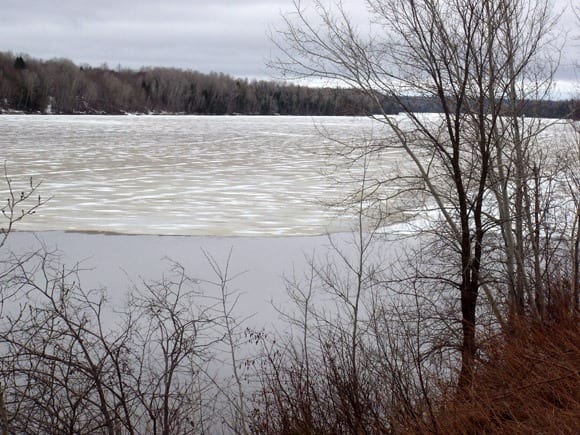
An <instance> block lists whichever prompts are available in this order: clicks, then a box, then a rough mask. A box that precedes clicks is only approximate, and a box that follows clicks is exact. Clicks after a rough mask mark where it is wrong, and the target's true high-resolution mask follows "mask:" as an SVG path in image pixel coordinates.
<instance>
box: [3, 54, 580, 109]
mask: <svg viewBox="0 0 580 435" xmlns="http://www.w3.org/2000/svg"><path fill="white" fill-rule="evenodd" d="M379 100H380V104H381V105H382V108H383V109H384V110H385V111H386V112H387V113H398V112H399V111H401V110H402V106H401V105H402V104H403V105H405V106H406V107H407V108H409V109H410V110H412V111H415V112H438V111H439V109H440V108H439V106H438V103H437V102H436V99H435V98H433V97H428V96H427V97H420V96H413V97H402V98H401V99H400V101H399V102H396V101H395V99H392V98H391V99H389V98H386V97H380V98H379ZM12 111H20V112H26V113H56V114H80V113H86V114H121V113H183V114H207V115H226V114H229V115H232V114H247V115H250V114H251V115H253V114H259V115H273V114H280V115H309V116H318V115H328V116H337V115H367V114H371V113H377V112H378V111H379V107H377V105H376V103H375V102H374V101H373V100H372V99H371V98H369V97H368V96H366V95H364V94H362V93H360V92H358V91H356V90H353V89H344V88H328V87H325V88H313V87H306V86H299V85H295V84H288V83H281V82H276V81H263V80H248V79H239V78H234V77H231V76H229V75H226V74H222V73H210V74H203V73H200V72H197V71H191V70H181V69H175V68H142V69H140V70H131V69H117V70H112V69H110V68H108V67H107V66H106V65H105V66H102V67H91V66H88V65H80V66H79V65H75V64H74V63H73V62H71V61H70V60H67V59H51V60H39V59H34V58H30V57H28V56H25V55H20V56H16V55H14V54H12V53H0V113H1V112H12ZM522 114H523V115H526V116H539V117H548V118H564V117H569V116H571V114H575V115H576V118H578V104H577V101H574V100H563V101H542V102H535V101H529V102H522Z"/></svg>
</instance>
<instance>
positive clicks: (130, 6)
mask: <svg viewBox="0 0 580 435" xmlns="http://www.w3.org/2000/svg"><path fill="white" fill-rule="evenodd" d="M572 1H577V0H572ZM556 2H557V3H560V4H569V3H568V0H556ZM306 3H308V1H306ZM348 3H349V4H350V3H354V4H359V5H362V4H363V3H364V2H362V1H355V0H348ZM291 6H292V1H291V0H0V51H12V52H14V53H16V54H20V53H24V54H28V55H30V56H32V57H36V58H41V59H50V58H55V57H56V58H67V59H71V60H72V61H74V62H75V63H77V64H80V63H88V64H90V65H93V66H98V65H101V64H103V63H105V62H106V63H107V64H108V65H109V66H110V67H116V66H117V65H119V64H120V65H122V66H123V67H130V68H139V67H141V66H173V67H179V68H185V69H194V70H198V71H202V72H210V71H216V72H224V73H227V74H230V75H233V76H236V77H248V78H268V77H270V76H271V75H272V72H271V71H268V69H267V68H266V67H265V62H266V60H267V59H268V58H269V57H270V54H271V51H272V50H273V44H272V43H271V41H270V40H269V39H268V36H267V34H268V29H269V28H272V27H276V26H279V25H280V21H281V19H280V16H281V13H282V12H283V11H288V10H289V9H290V8H291ZM360 9H361V7H360V6H359V7H358V10H354V11H353V14H355V15H358V16H359V17H360V16H361V15H362V14H361V11H360ZM564 21H565V24H566V25H568V26H570V25H573V23H574V21H573V20H572V19H571V14H570V13H567V14H566V15H565V16H564ZM576 27H577V26H576ZM578 53H579V45H578V43H576V46H575V47H574V48H568V50H567V52H566V54H565V59H564V63H565V65H564V68H563V69H562V71H561V73H560V78H565V79H567V80H576V79H577V78H574V77H573V76H572V68H570V64H571V63H572V60H571V59H576V60H578V58H580V56H579V55H578ZM566 64H567V65H566Z"/></svg>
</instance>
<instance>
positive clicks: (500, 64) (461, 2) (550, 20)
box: [273, 0, 558, 385]
mask: <svg viewBox="0 0 580 435" xmlns="http://www.w3.org/2000/svg"><path fill="white" fill-rule="evenodd" d="M309 3H310V4H311V5H312V10H310V9H308V7H307V6H305V5H304V4H303V3H302V2H300V1H296V2H295V11H294V13H293V14H290V15H287V16H286V17H285V20H286V21H285V24H286V27H285V28H284V29H282V30H280V31H279V32H278V33H277V34H276V35H275V41H276V42H277V44H278V47H279V48H280V49H281V50H282V52H283V56H281V57H280V58H279V59H275V60H274V61H273V66H274V67H275V68H277V69H278V70H279V71H281V72H282V73H283V74H284V75H286V76H289V77H318V78H324V79H332V80H338V81H340V82H342V83H343V84H345V85H347V86H350V87H353V88H355V89H358V90H360V91H361V92H363V93H364V94H366V95H368V96H369V97H372V98H374V100H375V101H376V111H377V112H378V113H379V114H378V115H374V118H375V119H376V120H377V121H378V122H380V123H382V124H383V125H384V126H385V127H386V128H387V129H388V132H389V134H388V135H386V137H385V138H383V139H382V140H377V141H375V144H374V148H375V149H376V150H377V152H379V151H382V150H384V149H385V148H387V149H400V150H402V151H404V152H405V153H406V155H407V157H408V159H409V160H410V161H412V162H413V164H414V167H415V173H416V178H417V179H418V180H420V182H421V185H422V186H423V188H424V190H425V192H426V193H427V194H428V197H429V199H428V200H427V204H426V206H427V207H428V208H432V209H434V210H436V211H437V213H438V214H439V216H440V217H441V222H442V226H438V227H437V233H436V235H437V237H438V238H439V250H440V251H439V252H447V253H448V255H447V256H445V258H446V262H447V263H448V264H447V265H445V264H442V263H440V264H441V265H442V266H444V267H445V274H446V276H445V277H443V281H444V282H445V283H446V285H447V286H448V287H450V288H454V289H456V291H457V293H456V298H457V300H459V302H460V318H461V325H462V327H461V330H462V333H461V340H460V342H461V344H460V349H461V355H462V358H461V361H462V362H461V373H460V377H459V383H460V384H461V385H467V384H469V382H470V378H471V367H472V366H473V362H474V358H475V355H476V350H477V342H476V324H477V307H478V298H479V297H480V292H481V290H482V289H483V290H485V291H486V296H487V297H488V299H497V298H498V297H499V296H500V295H501V294H498V293H495V294H494V292H492V291H491V290H490V286H491V284H493V283H496V282H497V281H498V279H500V278H501V280H505V279H506V275H504V276H503V277H499V276H497V275H494V273H493V271H494V269H495V268H496V267H495V266H493V264H497V263H498V262H500V263H501V264H504V265H505V268H506V269H507V277H508V278H507V280H508V283H507V287H508V293H509V298H508V299H509V305H510V306H511V307H512V309H513V310H515V311H516V312H523V311H524V310H525V309H526V307H529V308H530V309H531V310H532V311H533V312H539V311H541V305H542V304H543V293H542V292H543V290H542V289H541V284H540V281H539V280H536V287H535V294H530V295H528V297H527V298H526V294H525V292H526V291H530V290H529V289H530V288H533V286H529V285H528V283H527V281H526V279H527V277H528V276H529V275H528V274H527V273H526V272H525V267H526V266H529V264H530V263H528V264H525V261H524V259H523V254H524V252H526V249H527V248H528V247H529V244H527V242H526V240H527V241H529V242H530V243H532V242H533V241H534V240H535V242H536V245H537V246H534V249H533V251H532V252H533V254H532V257H533V256H535V258H533V260H532V263H535V265H536V266H538V263H540V266H542V264H541V263H542V261H541V258H540V254H539V253H540V249H541V248H540V246H539V245H538V235H537V228H538V225H540V226H541V225H542V224H541V223H539V221H537V220H536V221H534V218H535V217H538V218H539V217H540V212H541V209H540V206H544V205H545V204H541V205H540V204H538V203H537V202H536V200H537V199H538V198H539V197H540V195H541V189H542V186H541V184H542V183H536V184H535V187H537V190H536V194H534V192H532V190H531V187H533V186H534V181H533V180H534V177H533V176H532V175H533V174H534V168H535V171H536V172H535V173H536V177H535V180H539V176H538V168H539V167H540V166H539V165H540V164H541V162H538V161H535V160H534V159H535V158H536V156H534V155H533V153H532V152H531V151H530V145H529V144H530V143H537V141H538V135H539V134H540V132H541V131H542V130H543V128H544V126H540V127H538V126H537V124H535V123H532V124H533V126H534V128H530V124H529V123H524V122H523V121H522V119H521V114H522V111H523V109H524V107H525V104H526V101H527V99H528V98H529V97H531V96H533V97H534V98H537V97H542V96H544V95H546V92H547V91H548V90H549V88H550V84H551V79H552V76H553V72H554V68H555V67H556V65H557V61H558V59H557V57H556V58H555V59H551V58H550V57H549V53H550V52H552V53H554V52H555V53H557V50H556V51H554V47H556V48H557V46H556V45H555V37H554V35H553V33H552V29H553V25H554V22H555V19H554V16H553V15H552V13H551V11H550V8H549V6H548V3H547V2H546V1H544V0H533V1H522V0H486V1H483V2H482V1H479V0H477V1H476V0H452V1H449V2H440V1H435V0H423V1H414V0H368V1H367V2H366V4H367V5H368V8H369V10H370V11H371V21H372V23H371V24H369V28H370V31H369V32H368V34H367V33H364V32H361V31H360V30H359V29H358V28H357V26H356V25H355V24H354V23H353V22H352V20H351V19H350V18H349V16H348V12H347V11H346V10H345V9H344V8H343V7H342V5H341V4H340V3H339V2H337V3H335V4H333V5H331V6H326V3H325V2H322V1H313V2H309ZM550 50H551V51H550ZM408 95H412V96H423V97H426V98H433V99H436V101H437V102H438V105H439V107H440V112H441V114H440V116H438V117H437V119H436V120H433V117H425V116H422V115H420V114H416V113H414V112H413V111H412V107H411V106H410V104H409V99H408V98H406V96H408ZM385 97H388V98H389V99H391V100H394V101H396V103H397V105H398V107H400V110H401V111H403V112H404V113H405V114H406V117H405V118H403V119H402V118H400V117H393V116H390V115H389V114H388V113H387V112H386V111H385V110H384V109H383V106H382V104H381V102H382V99H383V98H385ZM367 149H368V148H367V147H364V150H365V152H366V150H367ZM542 217H545V216H542ZM496 229H499V231H500V233H501V237H502V239H503V242H504V244H505V246H506V249H501V250H500V251H499V252H500V255H499V256H497V252H498V251H497V246H498V243H495V242H493V243H492V240H493V239H494V238H495V236H494V232H496V231H497V230H496ZM534 234H535V239H534ZM441 250H443V251H441ZM439 258H443V257H441V256H439ZM526 258H528V256H526ZM536 272H538V273H539V272H540V270H537V271H536ZM533 273H534V271H533V269H532V274H533ZM440 276H442V274H441V275H440ZM494 302H495V301H494Z"/></svg>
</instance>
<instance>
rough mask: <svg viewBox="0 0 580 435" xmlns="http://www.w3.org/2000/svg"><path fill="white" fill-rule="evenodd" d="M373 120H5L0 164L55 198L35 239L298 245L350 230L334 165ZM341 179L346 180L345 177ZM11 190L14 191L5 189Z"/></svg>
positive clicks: (33, 221)
mask: <svg viewBox="0 0 580 435" xmlns="http://www.w3.org/2000/svg"><path fill="white" fill-rule="evenodd" d="M371 123H372V121H371V120H369V119H367V118H347V117H340V118H338V117H336V118H333V117H331V118H328V117H327V118H310V117H261V116H236V117H209V116H41V115H38V116H37V115H3V116H1V117H0V130H1V134H0V150H1V151H0V159H1V160H2V161H5V162H6V164H7V168H8V172H9V175H10V177H11V178H12V179H14V180H15V181H18V180H19V181H20V182H22V181H24V182H28V180H29V178H30V177H33V179H34V180H35V181H41V182H42V186H41V188H40V190H39V193H40V194H41V195H42V196H43V197H51V199H50V201H49V202H48V204H46V205H45V206H44V207H42V209H41V210H39V211H38V213H37V214H36V215H34V216H32V217H31V218H29V219H27V220H26V221H25V222H22V223H21V224H20V225H19V227H18V228H19V229H20V230H31V231H49V230H61V231H95V232H111V233H122V234H163V235H203V236H289V235H291V236H294V235H314V234H323V233H326V232H337V231H344V230H348V229H349V228H350V226H351V224H350V220H349V218H348V217H347V216H344V215H340V214H339V213H338V212H337V210H335V209H332V208H329V207H327V206H326V204H327V203H328V202H333V201H336V200H340V199H342V198H343V196H344V194H345V191H344V189H345V187H344V185H341V184H337V183H336V182H335V181H333V179H332V178H329V177H328V176H327V174H326V172H327V171H329V170H332V168H333V164H334V163H335V162H334V161H333V159H332V158H329V153H330V154H332V153H333V152H334V151H337V150H338V149H339V148H340V147H341V146H342V145H340V144H338V143H336V142H333V141H331V140H328V139H327V138H326V137H325V136H332V137H333V138H340V139H341V140H343V141H346V142H348V141H350V140H351V139H352V138H357V137H359V136H360V135H362V134H363V133H365V132H368V131H370V130H372V128H373V126H372V125H371ZM335 175H338V176H339V178H344V177H342V175H340V173H339V174H335ZM1 188H2V189H4V188H5V186H2V187H1Z"/></svg>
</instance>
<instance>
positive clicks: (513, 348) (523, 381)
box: [412, 315, 580, 434]
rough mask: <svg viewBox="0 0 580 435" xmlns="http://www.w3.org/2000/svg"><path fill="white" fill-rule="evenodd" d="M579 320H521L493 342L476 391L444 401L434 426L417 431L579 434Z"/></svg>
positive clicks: (571, 317)
mask: <svg viewBox="0 0 580 435" xmlns="http://www.w3.org/2000/svg"><path fill="white" fill-rule="evenodd" d="M577 320H578V316H577V315H569V316H558V319H557V320H551V321H548V322H544V323H541V324H538V323H534V322H531V321H525V320H524V321H522V320H519V321H518V322H517V323H514V324H513V329H512V331H511V332H510V333H509V334H504V335H502V336H499V337H494V338H493V339H490V340H489V341H488V342H487V343H486V345H485V346H484V347H483V349H482V351H483V352H482V354H483V355H485V360H483V361H481V362H480V363H479V364H478V366H477V368H476V372H475V374H474V380H473V385H472V387H471V388H470V389H469V390H468V391H466V392H462V393H461V394H457V392H453V393H450V394H448V395H447V397H446V398H444V399H443V400H441V401H440V403H439V406H438V412H437V415H436V419H435V421H434V422H430V423H428V424H420V425H418V426H417V427H415V428H413V430H412V432H415V431H417V432H421V433H455V434H488V433H506V434H507V433H509V434H560V433H562V434H568V433H569V434H578V433H580V326H579V324H578V321H577Z"/></svg>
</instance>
